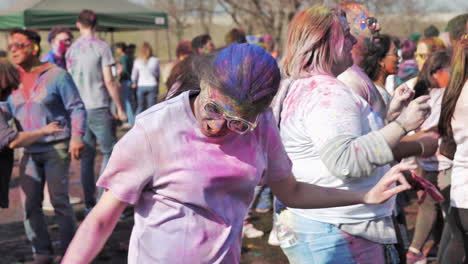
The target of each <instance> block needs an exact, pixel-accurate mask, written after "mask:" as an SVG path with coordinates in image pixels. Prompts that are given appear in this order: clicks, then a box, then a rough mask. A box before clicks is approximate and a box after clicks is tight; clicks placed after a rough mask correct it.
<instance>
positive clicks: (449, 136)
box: [439, 34, 468, 264]
mask: <svg viewBox="0 0 468 264" xmlns="http://www.w3.org/2000/svg"><path fill="white" fill-rule="evenodd" d="M467 123H468V34H465V35H464V36H462V38H461V40H459V41H458V42H457V44H456V45H455V46H454V51H453V55H452V66H451V78H450V81H449V84H448V86H447V91H446V93H445V95H444V97H443V99H442V109H441V112H440V120H439V132H440V134H441V136H442V137H443V143H442V145H441V150H442V149H447V150H448V148H446V147H445V146H444V142H450V141H453V142H455V144H456V147H455V148H451V151H444V154H445V155H446V156H452V155H453V165H452V177H451V189H450V209H449V214H448V217H447V218H448V219H447V223H448V231H449V232H451V234H452V236H454V237H453V238H452V239H450V241H448V243H449V245H447V246H446V248H445V247H444V248H445V250H444V252H442V253H441V254H439V258H440V259H439V262H440V263H443V264H445V263H453V262H450V259H451V258H453V255H455V254H457V253H459V251H460V247H457V245H455V242H456V241H457V240H458V239H459V238H460V239H461V240H462V241H463V243H462V244H463V246H464V249H465V262H464V263H468V259H467V258H466V256H468V195H467V193H468V177H467V175H468V126H467ZM441 152H442V151H441ZM445 232H446V229H445V228H444V235H443V236H445ZM458 237H459V238H458ZM441 247H443V246H442V245H441Z"/></svg>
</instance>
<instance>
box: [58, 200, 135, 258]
mask: <svg viewBox="0 0 468 264" xmlns="http://www.w3.org/2000/svg"><path fill="white" fill-rule="evenodd" d="M126 207H127V203H125V202H122V201H120V200H118V199H117V198H116V197H115V196H114V195H113V194H112V193H111V192H110V191H106V192H104V194H103V195H102V197H101V199H99V202H98V203H97V204H96V206H95V207H94V208H93V210H92V211H91V212H90V213H89V214H88V216H87V217H86V218H85V220H84V221H83V223H81V225H80V227H79V228H78V231H77V232H76V234H75V237H74V238H73V240H72V242H71V244H70V246H69V247H68V249H67V252H66V253H65V256H64V258H63V260H62V264H64V263H65V264H66V263H73V264H79V263H90V262H91V261H92V260H93V259H94V258H95V257H96V256H97V254H98V253H99V252H100V251H101V249H102V248H103V246H104V244H105V243H106V241H107V239H108V238H109V236H110V234H111V233H112V231H113V230H114V228H115V225H116V224H117V222H118V221H119V218H120V216H121V215H122V213H123V211H124V210H125V208H126Z"/></svg>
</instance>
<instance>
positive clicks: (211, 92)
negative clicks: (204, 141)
mask: <svg viewBox="0 0 468 264" xmlns="http://www.w3.org/2000/svg"><path fill="white" fill-rule="evenodd" d="M200 86H201V88H202V91H201V92H200V94H199V96H198V104H195V111H196V112H197V117H198V122H199V125H200V130H201V132H202V133H203V135H205V136H207V137H222V136H225V135H227V134H229V133H234V132H233V131H231V130H230V129H229V128H228V126H227V120H226V119H214V118H212V117H210V116H209V115H208V113H207V112H206V111H205V105H206V104H207V103H208V102H209V101H210V100H213V101H215V102H216V103H217V104H218V105H219V106H221V107H222V110H223V113H224V114H226V115H227V116H229V117H237V118H242V119H245V120H247V121H249V122H251V123H255V120H256V118H257V115H258V114H259V113H256V115H245V114H243V113H242V111H241V109H240V108H239V107H238V106H237V105H238V104H237V103H236V102H235V101H234V100H233V99H232V98H230V97H228V96H226V95H224V94H223V93H221V92H220V91H219V90H218V89H215V88H212V87H209V85H208V84H207V83H206V82H204V81H202V82H201V84H200Z"/></svg>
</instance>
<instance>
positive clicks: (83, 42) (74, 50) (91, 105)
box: [67, 36, 115, 109]
mask: <svg viewBox="0 0 468 264" xmlns="http://www.w3.org/2000/svg"><path fill="white" fill-rule="evenodd" d="M114 63H115V62H114V58H113V56H112V53H111V50H110V47H109V45H107V43H105V42H104V41H102V40H99V39H96V38H95V37H89V36H81V37H80V38H78V39H77V40H76V41H75V42H74V43H73V44H72V46H71V47H70V49H69V50H68V52H67V65H68V70H69V72H70V73H71V75H72V76H73V80H74V81H75V84H76V86H77V87H78V90H79V91H80V95H81V98H82V99H83V102H84V104H85V107H86V109H96V108H103V107H109V105H110V96H109V92H108V91H107V89H106V86H105V83H104V76H103V73H102V68H103V67H106V66H110V65H113V64H114Z"/></svg>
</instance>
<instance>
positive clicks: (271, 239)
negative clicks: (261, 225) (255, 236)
mask: <svg viewBox="0 0 468 264" xmlns="http://www.w3.org/2000/svg"><path fill="white" fill-rule="evenodd" d="M268 245H270V246H275V247H278V246H279V245H280V242H279V240H278V236H277V235H276V228H274V227H273V229H271V232H270V235H269V236H268Z"/></svg>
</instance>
